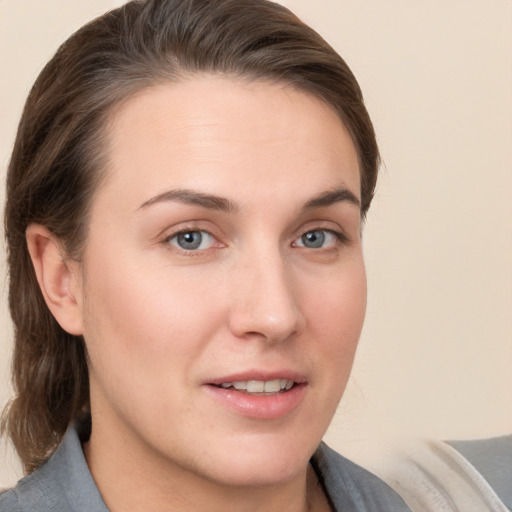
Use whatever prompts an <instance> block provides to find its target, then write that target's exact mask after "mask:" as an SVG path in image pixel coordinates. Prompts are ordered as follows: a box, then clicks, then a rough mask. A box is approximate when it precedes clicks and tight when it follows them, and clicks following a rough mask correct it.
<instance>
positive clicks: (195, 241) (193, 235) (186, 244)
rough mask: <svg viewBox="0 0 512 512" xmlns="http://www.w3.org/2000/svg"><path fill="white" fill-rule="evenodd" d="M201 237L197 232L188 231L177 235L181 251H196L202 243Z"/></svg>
mask: <svg viewBox="0 0 512 512" xmlns="http://www.w3.org/2000/svg"><path fill="white" fill-rule="evenodd" d="M202 239H203V236H202V235H201V233H200V232H199V231H189V232H188V233H181V234H179V235H178V244H179V246H180V247H181V248H182V249H188V250H190V249H197V248H198V247H199V246H200V245H201V242H202Z"/></svg>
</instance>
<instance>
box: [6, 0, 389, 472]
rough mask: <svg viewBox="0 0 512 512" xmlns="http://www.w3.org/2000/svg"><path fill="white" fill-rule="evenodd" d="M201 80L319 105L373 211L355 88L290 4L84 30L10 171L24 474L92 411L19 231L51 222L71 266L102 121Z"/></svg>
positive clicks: (11, 428) (112, 21)
mask: <svg viewBox="0 0 512 512" xmlns="http://www.w3.org/2000/svg"><path fill="white" fill-rule="evenodd" d="M195 73H203V74H204V73H216V74H219V73H220V74H225V75H227V76H232V77H245V78H248V79H254V80H257V79H264V80H272V81H280V82H284V83H288V84H291V85H293V86H294V87H296V88H298V89H300V90H303V91H306V92H308V93H310V94H313V95H315V96H316V97H318V98H320V99H322V100H323V101H325V102H326V103H327V104H328V105H330V106H331V107H332V108H333V109H334V110H335V111H336V112H337V113H338V115H339V116H340V118H341V119H342V121H343V122H344V124H345V126H346V127H347V129H348V130H349V132H350V134H351V136H352V138H353V141H354V143H355V146H356V148H357V150H358V154H359V158H360V164H361V198H362V201H361V212H362V215H364V214H365V213H366V211H367V209H368V207H369V206H370V202H371V200H372V197H373V193H374V188H375V182H376V178H377V170H378V164H379V155H378V148H377V144H376V141H375V135H374V131H373V127H372V124H371V121H370V118H369V116H368V113H367V111H366V108H365V106H364V103H363V98H362V94H361V90H360V88H359V86H358V84H357V82H356V80H355V78H354V76H353V75H352V73H351V71H350V70H349V68H348V66H347V65H346V64H345V62H344V61H343V60H342V59H341V57H340V56H339V55H338V54H337V53H336V52H335V51H334V50H333V49H332V48H331V47H330V46H329V45H328V44H327V43H326V42H325V41H324V40H323V39H322V38H321V37H320V36H319V35H318V34H317V33H316V32H315V31H313V30H312V29H311V28H309V27H308V26H306V25H304V24H303V23H302V22H301V21H300V20H299V19H297V18H296V17H295V16H294V15H293V14H292V13H291V12H290V11H288V10H287V9H286V8H284V7H282V6H280V5H278V4H276V3H273V2H270V1H267V0H147V1H132V2H129V3H127V4H126V5H124V6H123V7H121V8H119V9H116V10H113V11H111V12H108V13H107V14H105V15H104V16H102V17H99V18H97V19H96V20H94V21H92V22H91V23H89V24H87V25H85V26H84V27H83V28H82V29H80V30H79V31H78V32H76V33H75V34H74V35H73V36H72V37H71V38H70V39H68V41H66V42H65V43H64V44H63V45H62V46H61V47H60V48H59V50H58V51H57V53H56V54H55V56H54V57H53V58H52V59H51V60H50V62H49V63H48V64H47V65H46V67H45V68H44V69H43V71H42V72H41V74H40V76H39V77H38V79H37V81H36V82H35V84H34V86H33V88H32V91H31V92H30V95H29V97H28V100H27V102H26V105H25V109H24V111H23V115H22V118H21V121H20V124H19V128H18V133H17V138H16V142H15V146H14V150H13V153H12V158H11V161H10V165H9V169H8V175H7V202H6V208H5V233H6V239H7V254H8V268H9V277H10V284H9V307H10V311H11V316H12V319H13V322H14V336H15V350H14V360H13V383H14V389H15V393H16V395H15V398H14V399H13V400H12V402H11V403H10V404H9V405H8V407H7V408H6V409H5V411H4V415H3V421H2V431H3V432H4V433H7V434H8V435H9V436H10V437H11V439H12V441H13V443H14V445H15V447H16V449H17V451H18V454H19V456H20V457H21V460H22V462H23V464H24V467H25V470H26V471H27V472H30V471H33V470H34V469H36V468H37V467H38V466H40V465H41V464H42V463H43V461H44V460H45V459H47V458H48V456H49V455H50V454H51V453H52V452H53V451H54V450H55V448H56V446H57V445H58V443H59V442H60V440H61V438H62V436H63V434H64V432H65V430H66V429H67V427H68V425H69V423H70V422H71V421H73V420H74V419H76V418H77V417H78V416H79V415H80V414H82V413H84V412H87V410H88V401H89V389H88V372H87V359H86V350H85V345H84V342H83V339H82V338H81V337H79V336H73V335H71V334H68V333H66V332H65V331H64V330H63V329H62V328H61V327H60V326H59V324H58V323H57V322H56V321H55V319H54V318H53V317H52V315H51V314H50V312H49V310H48V308H47V307H46V304H45V302H44V299H43V296H42V294H41V292H40V290H39V286H38V284H37V281H36V278H35V273H34V270H33V267H32V264H31V260H30V257H29V253H28V250H27V244H26V239H25V231H26V229H27V227H28V225H29V224H31V223H40V224H43V225H45V226H46V227H47V228H48V229H49V230H50V232H52V233H53V234H54V235H55V236H57V237H58V238H59V239H60V240H61V241H62V243H63V245H64V247H65V250H66V251H67V255H68V256H69V257H70V258H74V259H76V260H79V259H80V254H81V249H82V247H83V244H84V242H85V240H86V236H87V232H86V231H87V212H88V205H89V203H90V201H91V197H92V195H93V193H94V190H95V188H96V187H97V186H98V183H99V180H100V179H101V173H100V170H101V169H102V167H105V159H106V155H105V153H106V150H105V140H104V139H105V137H104V136H103V132H104V128H105V125H106V120H107V116H108V115H109V114H110V113H111V112H112V109H113V108H114V106H116V105H118V104H119V103H120V102H121V101H124V100H126V99H127V98H129V97H130V96H131V95H133V94H135V93H136V92H137V91H140V90H142V89H144V88H147V87H150V86H152V85H154V84H156V83H158V82H161V81H169V80H171V81H176V80H180V79H182V78H183V77H186V76H191V75H193V74H195Z"/></svg>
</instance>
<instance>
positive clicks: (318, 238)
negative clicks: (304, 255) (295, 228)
mask: <svg viewBox="0 0 512 512" xmlns="http://www.w3.org/2000/svg"><path fill="white" fill-rule="evenodd" d="M324 241H325V233H324V232H323V231H310V232H309V233H305V234H304V235H302V243H303V244H304V245H305V246H306V247H310V248H312V249H318V248H320V247H322V245H323V244H324Z"/></svg>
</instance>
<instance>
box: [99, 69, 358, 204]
mask: <svg viewBox="0 0 512 512" xmlns="http://www.w3.org/2000/svg"><path fill="white" fill-rule="evenodd" d="M107 139H108V154H109V159H108V160H109V165H108V169H107V176H108V177H109V179H108V180H107V182H108V185H107V187H106V188H108V187H110V188H116V187H117V189H120V188H121V189H122V190H123V195H124V196H125V199H127V200H128V201H129V202H131V203H133V204H135V203H137V202H139V203H140V202H141V201H143V200H144V198H145V199H146V200H147V199H148V198H149V197H151V195H154V194H157V193H159V192H162V191H163V190H164V189H165V188H168V187H172V186H176V185H179V186H183V187H187V188H194V189H200V190H201V189H207V191H208V192H212V193H217V194H219V195H225V194H226V193H227V194H228V195H230V194H231V195H232V194H236V195H237V196H240V197H241V198H242V197H243V196H244V194H246V193H251V192H252V193H253V194H256V193H258V191H260V192H262V193H263V192H266V193H267V194H272V193H276V192H278V191H283V190H288V192H289V193H292V190H291V189H293V188H295V187H297V186H299V188H303V189H304V190H305V192H306V191H307V190H308V189H312V188H316V189H318V190H325V189H328V188H332V187H333V186H337V185H338V184H340V183H343V184H344V185H346V186H349V187H350V188H351V189H352V190H353V192H354V193H355V194H356V195H357V196H358V197H359V166H358V158H357V154H356V150H355V147H354V144H353V143H352V140H351V137H350V135H349V134H348V131H347V130H346V128H345V127H344V126H343V124H342V122H341V120H340V118H339V117H338V116H337V114H336V113H335V112H334V111H333V110H332V109H331V108H330V107H329V106H327V105H326V104H325V103H324V102H322V101H320V100H319V99H317V98H315V97H313V96H311V95H309V94H307V93H304V92H301V91H298V90H296V89H294V88H292V87H291V86H288V85H284V84H279V83H278V84H275V83H267V82H247V81H237V80H234V79H228V78H223V77H217V76H206V77H197V78H193V79H187V80H184V81H182V82H179V83H164V84H160V85H157V86H154V87H151V88H148V89H146V90H144V91H142V92H141V93H139V94H137V95H136V96H134V97H132V98H130V99H129V100H128V101H126V102H125V103H124V104H123V105H122V106H121V107H120V108H119V109H118V110H117V111H116V112H115V113H114V114H113V116H112V118H111V120H110V123H109V125H108V128H107ZM336 182H337V183H336ZM226 189H229V190H226ZM311 193H314V190H311Z"/></svg>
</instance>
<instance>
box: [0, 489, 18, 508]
mask: <svg viewBox="0 0 512 512" xmlns="http://www.w3.org/2000/svg"><path fill="white" fill-rule="evenodd" d="M0 512H21V508H20V503H19V500H18V495H17V494H16V491H15V490H14V489H9V490H7V491H2V492H0Z"/></svg>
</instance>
